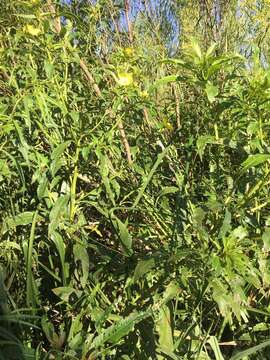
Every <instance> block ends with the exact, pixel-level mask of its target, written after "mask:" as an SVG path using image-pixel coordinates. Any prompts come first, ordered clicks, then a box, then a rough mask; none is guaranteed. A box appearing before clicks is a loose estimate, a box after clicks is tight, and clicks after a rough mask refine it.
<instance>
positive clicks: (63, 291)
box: [52, 286, 82, 303]
mask: <svg viewBox="0 0 270 360" xmlns="http://www.w3.org/2000/svg"><path fill="white" fill-rule="evenodd" d="M52 291H53V293H54V294H55V295H56V296H58V297H60V299H61V300H62V301H64V302H66V303H68V302H69V297H70V295H71V294H73V293H75V294H76V295H77V297H80V296H81V294H82V291H80V290H76V289H73V288H72V287H69V286H60V287H58V288H54V289H52Z"/></svg>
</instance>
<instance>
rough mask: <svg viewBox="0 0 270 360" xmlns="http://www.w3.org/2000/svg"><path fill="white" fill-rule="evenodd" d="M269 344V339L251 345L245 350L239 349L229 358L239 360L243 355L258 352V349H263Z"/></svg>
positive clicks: (246, 355)
mask: <svg viewBox="0 0 270 360" xmlns="http://www.w3.org/2000/svg"><path fill="white" fill-rule="evenodd" d="M268 346H270V340H267V341H264V342H263V343H261V344H259V345H256V346H253V347H251V348H249V349H247V350H244V351H240V352H238V353H237V354H235V355H233V356H232V357H231V358H230V360H241V359H244V358H245V357H248V356H250V355H254V354H256V353H258V352H259V351H261V350H263V349H264V348H266V347H268Z"/></svg>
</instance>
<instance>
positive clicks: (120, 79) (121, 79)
mask: <svg viewBox="0 0 270 360" xmlns="http://www.w3.org/2000/svg"><path fill="white" fill-rule="evenodd" d="M116 82H117V83H118V85H120V86H129V85H131V84H132V83H133V74H132V73H127V72H121V73H118V76H117V78H116Z"/></svg>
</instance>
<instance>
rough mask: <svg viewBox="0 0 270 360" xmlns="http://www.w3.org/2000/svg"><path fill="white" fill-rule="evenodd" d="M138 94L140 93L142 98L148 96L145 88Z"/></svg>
mask: <svg viewBox="0 0 270 360" xmlns="http://www.w3.org/2000/svg"><path fill="white" fill-rule="evenodd" d="M140 95H141V97H142V98H148V97H149V94H148V92H147V91H146V90H144V91H141V92H140Z"/></svg>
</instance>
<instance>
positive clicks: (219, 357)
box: [207, 336, 224, 360]
mask: <svg viewBox="0 0 270 360" xmlns="http://www.w3.org/2000/svg"><path fill="white" fill-rule="evenodd" d="M207 342H208V344H209V345H210V346H211V348H212V350H213V352H214V354H215V358H216V360H224V357H223V356H222V353H221V350H220V347H219V345H218V341H217V338H216V337H215V336H209V339H208V341H207Z"/></svg>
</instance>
